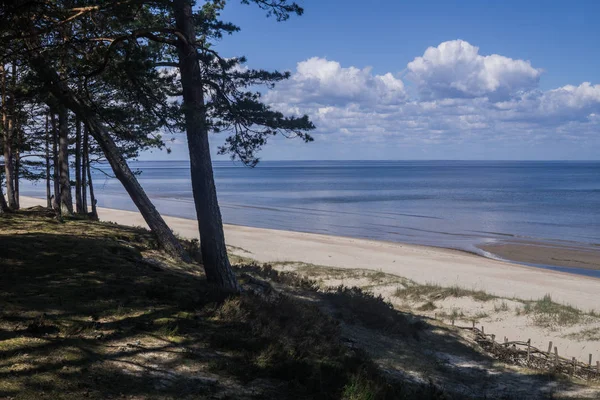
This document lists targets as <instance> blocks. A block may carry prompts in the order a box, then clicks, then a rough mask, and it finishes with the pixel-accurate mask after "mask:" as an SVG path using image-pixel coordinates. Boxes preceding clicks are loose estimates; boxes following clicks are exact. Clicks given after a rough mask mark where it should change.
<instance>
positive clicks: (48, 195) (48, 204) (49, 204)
mask: <svg viewBox="0 0 600 400" xmlns="http://www.w3.org/2000/svg"><path fill="white" fill-rule="evenodd" d="M48 124H49V118H48V114H46V207H48V208H52V192H51V189H50V129H49V126H48Z"/></svg>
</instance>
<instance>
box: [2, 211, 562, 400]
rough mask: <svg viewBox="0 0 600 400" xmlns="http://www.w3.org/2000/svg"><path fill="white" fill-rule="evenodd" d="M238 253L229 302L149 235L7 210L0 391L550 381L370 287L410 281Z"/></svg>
mask: <svg viewBox="0 0 600 400" xmlns="http://www.w3.org/2000/svg"><path fill="white" fill-rule="evenodd" d="M184 245H185V246H186V247H188V248H189V249H193V248H195V247H197V243H194V242H186V241H184ZM237 261H238V263H237V264H236V265H235V266H234V269H235V272H236V275H237V277H238V280H239V282H240V283H241V285H242V287H243V292H242V294H238V295H223V294H221V293H220V292H219V291H218V290H216V289H215V288H214V287H213V286H210V285H208V284H207V283H206V280H205V277H204V274H203V272H202V268H201V267H200V266H199V265H196V264H182V263H181V262H179V261H176V260H175V259H173V258H171V257H169V256H167V255H165V254H164V253H163V252H161V251H159V250H157V243H156V241H155V240H154V238H153V236H152V235H151V234H150V233H149V232H148V231H146V230H144V229H140V228H130V227H123V226H119V225H115V224H108V223H101V222H94V221H87V220H84V219H68V218H66V219H65V221H64V223H59V222H57V221H56V220H55V219H54V218H53V214H52V213H48V212H47V211H46V210H45V209H42V208H38V209H33V210H29V211H26V212H19V213H10V214H7V215H4V216H1V217H0V266H1V268H2V274H3V279H2V280H1V281H0V305H1V308H0V358H1V359H2V361H1V362H0V398H5V397H6V398H13V399H39V398H52V399H68V400H70V399H82V398H91V399H94V398H95V399H106V398H148V399H196V398H222V399H226V398H235V399H269V398H273V399H286V398H290V399H297V398H314V399H348V400H349V399H353V400H367V399H453V398H456V399H470V398H480V397H481V394H483V395H484V396H485V397H486V398H506V399H519V398H523V397H522V395H523V394H524V393H529V391H530V389H529V387H530V385H531V384H532V383H531V382H535V385H536V387H537V389H536V390H537V391H536V396H535V397H532V398H546V397H545V396H546V393H547V391H548V390H550V388H551V385H552V380H551V379H549V378H548V377H547V376H546V375H545V374H535V373H530V374H528V375H521V374H518V373H516V372H514V371H510V370H505V369H504V368H503V367H500V366H498V364H497V363H496V362H495V361H494V360H493V359H491V358H490V357H489V356H487V355H485V354H483V353H481V352H480V351H479V350H477V349H476V348H474V347H473V346H472V345H471V344H469V343H468V342H466V341H465V340H464V339H463V338H462V337H461V336H460V335H459V334H458V332H452V331H450V330H448V329H447V328H446V327H444V326H442V325H439V324H437V323H434V324H433V325H432V324H431V323H430V322H427V320H426V319H423V318H421V317H418V316H415V315H414V314H412V313H409V312H403V311H399V310H398V309H397V307H394V306H393V305H392V303H390V302H389V301H388V300H387V298H388V297H384V296H383V295H381V294H374V293H373V292H372V291H371V290H370V289H369V287H372V285H374V284H376V282H379V283H377V284H379V285H380V286H378V287H385V288H387V289H389V290H391V291H390V295H391V294H393V291H394V290H395V288H396V287H397V286H398V285H402V286H415V284H414V283H412V282H410V281H408V280H406V279H403V278H400V277H394V276H392V275H390V276H388V274H383V273H381V272H378V271H359V270H354V271H351V274H352V277H350V278H349V277H348V276H347V275H344V274H343V273H342V271H341V270H339V269H330V270H327V271H326V269H325V268H324V267H320V266H314V265H309V264H301V263H295V265H292V264H287V265H281V266H275V267H274V266H271V265H258V264H256V263H253V262H250V261H249V260H248V259H247V258H243V257H241V258H237ZM307 271H310V272H311V273H313V277H314V278H315V279H313V277H311V276H310V274H308V273H307ZM325 271H326V273H327V274H329V277H328V278H327V279H323V277H322V276H321V277H319V274H318V273H317V272H319V273H325ZM388 278H390V279H391V283H390V282H388V281H387V280H388ZM340 279H343V280H344V281H346V282H347V283H348V284H349V285H350V284H352V283H354V282H359V283H362V284H364V285H365V287H358V286H345V285H341V284H340ZM328 282H335V283H336V285H333V286H331V287H326V285H325V284H326V283H328ZM436 291H437V292H436V293H437V294H439V293H440V291H441V292H442V293H444V295H450V294H451V293H460V294H463V293H465V292H463V291H457V290H456V289H451V290H449V291H447V292H446V291H443V290H441V289H439V288H437V289H436ZM428 293H433V292H432V291H429V292H428ZM448 293H450V294H448ZM434 303H435V300H430V301H429V303H427V302H426V303H425V305H426V307H425V308H431V307H435V304H434ZM447 317H448V318H461V317H463V314H462V312H461V311H460V310H459V309H456V310H452V311H451V312H450V313H448V315H447ZM461 360H465V361H461ZM466 360H468V361H466ZM463 364H465V365H477V366H478V367H477V368H476V369H473V368H471V367H469V368H465V367H463ZM488 370H489V371H493V373H488ZM532 379H533V381H532ZM507 385H509V386H510V388H511V389H510V390H509V391H508V392H507V390H506V389H505V388H506V387H507ZM469 387H473V388H477V389H473V390H471V389H468V390H467V389H465V388H469ZM503 388H504V389H503Z"/></svg>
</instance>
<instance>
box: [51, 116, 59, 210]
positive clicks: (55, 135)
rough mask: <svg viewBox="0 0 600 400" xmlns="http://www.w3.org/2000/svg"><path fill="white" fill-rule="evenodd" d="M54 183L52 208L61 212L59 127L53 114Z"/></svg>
mask: <svg viewBox="0 0 600 400" xmlns="http://www.w3.org/2000/svg"><path fill="white" fill-rule="evenodd" d="M52 181H53V183H54V197H53V201H52V208H53V209H54V211H56V212H60V200H59V199H60V183H59V182H60V174H59V170H58V127H57V125H56V115H55V114H54V113H52Z"/></svg>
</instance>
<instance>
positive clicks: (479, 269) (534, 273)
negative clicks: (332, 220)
mask: <svg viewBox="0 0 600 400" xmlns="http://www.w3.org/2000/svg"><path fill="white" fill-rule="evenodd" d="M34 205H45V201H44V200H41V199H36V198H30V197H21V206H22V207H30V206H34ZM98 212H99V214H100V218H101V219H102V220H104V221H112V222H117V223H120V224H124V225H132V226H146V224H145V222H144V220H143V218H142V217H141V215H140V214H139V213H137V212H132V211H122V210H115V209H107V208H99V209H98ZM165 220H166V222H167V223H168V224H169V226H170V227H171V229H173V230H174V231H175V232H177V233H178V234H179V235H181V236H183V237H186V238H197V237H198V228H197V222H196V221H195V220H189V219H184V218H176V217H165ZM225 236H226V241H227V244H228V245H230V246H235V247H239V248H242V249H244V250H247V251H248V252H250V254H248V256H249V257H250V258H253V259H255V260H257V261H260V262H275V261H302V262H305V263H311V264H317V265H325V266H333V267H339V268H365V269H373V270H379V271H383V272H387V273H391V274H395V275H399V276H403V277H406V278H409V279H412V280H414V281H416V282H419V283H438V284H441V285H443V286H452V285H459V286H461V287H464V288H468V289H477V290H484V291H486V292H489V293H493V294H496V295H498V296H502V297H509V298H510V297H518V298H521V299H526V300H528V299H539V298H541V297H543V296H544V295H545V294H548V293H549V294H551V295H552V299H553V300H555V301H558V302H562V303H566V304H570V305H573V306H575V307H578V308H581V309H584V310H592V309H595V310H597V311H600V279H595V278H589V277H584V276H578V275H573V274H567V273H563V272H555V271H550V270H544V269H539V268H533V267H525V266H521V265H518V264H511V263H508V262H502V261H496V260H491V259H487V258H484V257H480V256H476V255H472V254H468V253H464V252H460V251H454V250H447V249H441V248H436V247H427V246H416V245H408V244H402V243H392V242H382V241H375V240H365V239H354V238H348V237H340V236H328V235H319V234H314V233H301V232H291V231H280V230H274V229H262V228H251V227H245V226H236V225H225Z"/></svg>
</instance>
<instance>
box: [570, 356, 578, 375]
mask: <svg viewBox="0 0 600 400" xmlns="http://www.w3.org/2000/svg"><path fill="white" fill-rule="evenodd" d="M576 368H577V359H576V358H575V357H573V371H571V376H573V375H575V369H576Z"/></svg>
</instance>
